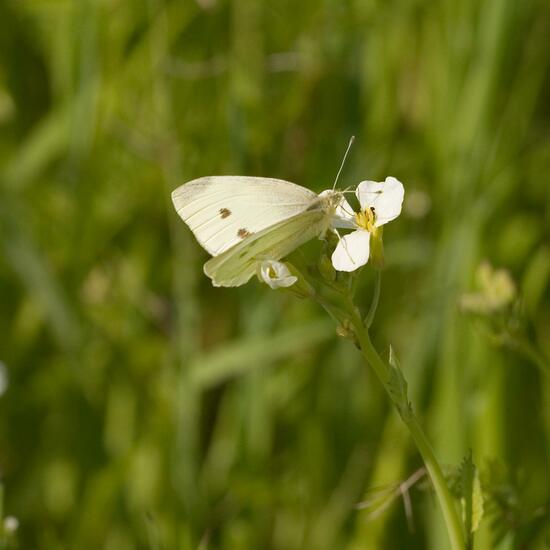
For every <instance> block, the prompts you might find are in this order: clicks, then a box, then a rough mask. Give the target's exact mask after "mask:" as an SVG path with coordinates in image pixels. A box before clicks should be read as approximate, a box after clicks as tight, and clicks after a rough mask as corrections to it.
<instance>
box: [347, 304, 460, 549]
mask: <svg viewBox="0 0 550 550" xmlns="http://www.w3.org/2000/svg"><path fill="white" fill-rule="evenodd" d="M350 320H351V322H352V324H353V326H354V328H355V333H356V335H357V339H358V341H359V346H360V347H361V352H362V353H363V356H364V358H365V359H366V361H367V363H368V364H369V365H370V366H371V367H372V368H373V369H374V371H375V372H376V375H377V376H378V378H379V379H380V382H382V385H383V386H384V389H385V390H386V392H387V394H388V396H389V397H390V399H391V401H392V403H393V404H394V405H396V408H397V409H398V411H399V406H398V403H397V402H396V400H395V398H394V395H393V393H392V392H391V390H390V386H389V380H390V370H389V367H388V365H387V364H386V363H385V362H384V361H383V360H382V358H381V357H380V355H379V354H378V352H377V351H376V349H375V348H374V346H373V345H372V342H371V340H370V337H369V334H368V331H367V330H366V328H365V326H364V325H363V323H362V321H361V318H360V317H359V315H358V314H357V313H356V312H353V314H352V315H351V318H350ZM400 416H401V418H402V419H403V422H404V423H405V425H406V426H407V428H408V429H409V432H410V434H411V436H412V438H413V440H414V442H415V444H416V447H417V449H418V451H419V452H420V454H421V456H422V459H423V460H424V464H425V466H426V469H427V471H428V473H429V475H430V478H431V480H432V483H433V486H434V489H435V493H436V495H437V498H438V500H439V505H440V506H441V510H442V512H443V517H444V519H445V524H446V527H447V533H448V535H449V540H450V542H451V548H452V549H453V550H464V549H465V548H466V546H465V543H464V533H463V530H462V523H461V521H460V518H459V516H458V513H457V510H456V508H455V504H454V502H453V498H452V496H451V494H450V492H449V489H448V487H447V483H446V481H445V476H444V475H443V471H442V470H441V466H440V465H439V463H438V461H437V458H436V457H435V454H434V452H433V450H432V448H431V445H430V443H429V441H428V438H427V437H426V434H425V433H424V431H423V430H422V428H421V426H420V424H419V422H418V419H417V418H416V415H415V414H414V413H413V412H412V411H410V414H407V415H402V414H400Z"/></svg>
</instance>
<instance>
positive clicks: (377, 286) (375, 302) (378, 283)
mask: <svg viewBox="0 0 550 550" xmlns="http://www.w3.org/2000/svg"><path fill="white" fill-rule="evenodd" d="M381 285H382V270H380V269H377V270H376V279H375V280H374V293H373V295H372V302H371V304H370V309H369V312H368V313H367V316H366V317H365V326H366V327H367V329H369V328H370V327H371V325H372V322H373V321H374V315H375V313H376V309H377V308H378V301H379V300H380V287H381Z"/></svg>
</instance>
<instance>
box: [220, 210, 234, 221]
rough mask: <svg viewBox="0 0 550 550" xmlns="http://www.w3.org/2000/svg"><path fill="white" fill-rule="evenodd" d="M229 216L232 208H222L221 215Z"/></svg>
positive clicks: (223, 216) (222, 216)
mask: <svg viewBox="0 0 550 550" xmlns="http://www.w3.org/2000/svg"><path fill="white" fill-rule="evenodd" d="M228 216H231V210H229V208H220V217H221V218H222V219H224V218H227V217H228Z"/></svg>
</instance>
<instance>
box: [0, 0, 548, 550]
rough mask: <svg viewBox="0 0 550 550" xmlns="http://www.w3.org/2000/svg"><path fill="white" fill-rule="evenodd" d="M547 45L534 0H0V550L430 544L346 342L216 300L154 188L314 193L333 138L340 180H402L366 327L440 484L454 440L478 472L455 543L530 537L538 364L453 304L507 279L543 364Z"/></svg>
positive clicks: (370, 382)
mask: <svg viewBox="0 0 550 550" xmlns="http://www.w3.org/2000/svg"><path fill="white" fill-rule="evenodd" d="M549 36H550V9H549V5H548V2H546V1H544V0H525V1H521V2H518V1H514V0H485V1H483V2H478V1H476V0H445V1H441V2H422V1H419V0H418V1H415V0H393V1H386V2H383V1H376V0H355V1H349V2H344V1H341V0H324V1H313V0H303V1H301V2H296V1H291V0H286V1H283V0H275V1H269V2H261V1H258V0H232V1H229V0H200V1H199V0H196V1H194V0H178V1H165V2H164V1H162V0H140V1H138V0H134V1H122V0H102V1H95V2H94V1H92V0H80V1H74V2H71V1H70V0H3V1H2V3H0V361H1V362H2V364H3V365H2V368H1V370H0V373H1V375H2V379H3V381H4V386H6V384H7V387H5V388H4V392H3V394H2V395H1V396H0V476H1V478H0V479H1V483H2V486H3V513H4V515H14V516H16V517H17V518H18V520H19V523H20V525H19V529H18V530H17V532H16V535H15V537H7V538H6V537H5V538H4V542H3V543H2V544H4V545H5V546H7V547H9V548H11V547H18V548H21V549H25V550H26V549H34V548H38V549H48V550H49V549H64V548H69V549H88V548H90V549H92V548H93V549H97V548H105V549H108V550H130V549H134V548H135V549H142V548H151V549H172V548H177V549H180V548H181V549H196V548H201V549H202V550H204V549H210V548H212V549H214V548H221V549H235V550H237V549H239V550H240V549H269V548H273V549H284V550H287V549H289V550H292V549H330V550H333V549H336V550H338V549H340V548H342V549H343V548H346V549H347V548H351V549H354V550H355V549H363V548H367V549H381V548H389V549H393V548H395V549H397V548H419V549H420V548H431V549H436V550H440V549H445V548H446V547H447V546H446V545H447V541H446V535H445V532H444V530H443V524H442V520H441V517H440V514H439V512H438V508H437V502H436V500H435V498H434V496H433V494H432V493H431V492H430V489H429V486H428V484H427V483H426V481H425V480H423V481H421V482H419V483H418V484H416V485H415V486H414V487H413V488H411V490H410V493H409V497H410V504H411V509H412V514H411V513H409V514H408V516H409V517H408V521H407V514H406V513H405V507H404V501H403V499H402V498H401V496H400V493H399V483H400V482H402V481H404V480H406V479H407V478H409V476H411V475H413V474H414V473H415V472H416V471H417V470H418V468H420V467H421V462H420V458H419V456H418V454H417V452H416V451H415V449H414V448H413V447H412V445H411V441H410V438H409V436H408V433H407V432H406V431H405V429H404V428H403V427H402V426H401V424H400V422H399V419H398V417H397V415H396V414H395V412H394V411H393V410H391V409H390V408H389V404H388V401H387V399H386V396H385V395H384V394H383V390H382V389H381V386H380V384H379V382H378V381H377V380H376V378H375V377H374V376H373V374H372V373H371V372H370V371H369V370H368V368H367V367H366V366H365V365H364V364H363V362H362V360H361V358H360V356H359V354H358V352H357V351H356V350H355V348H354V346H353V345H352V344H351V343H350V342H349V341H346V340H342V339H339V338H337V336H336V334H335V327H334V325H333V323H332V321H331V320H330V319H329V318H328V317H327V316H326V314H325V313H324V312H323V311H322V310H321V309H320V308H319V307H318V306H316V305H315V304H313V303H310V302H308V301H303V300H299V299H296V298H294V297H293V296H291V295H290V294H287V293H284V292H280V291H277V292H274V291H272V290H270V289H269V288H268V287H267V286H266V285H261V284H260V283H258V282H257V281H253V282H251V283H249V284H248V285H246V286H244V287H242V288H239V289H215V288H213V287H212V286H211V285H210V281H209V280H208V279H206V278H205V277H204V276H203V274H202V264H203V263H204V261H205V260H206V259H207V255H206V253H205V252H204V251H203V250H202V249H201V248H200V247H199V246H198V244H197V243H196V241H195V240H194V238H193V236H192V234H191V232H190V231H189V230H188V228H187V227H186V226H185V225H184V223H183V222H182V221H181V220H180V219H179V218H177V216H176V215H175V212H174V211H173V207H172V204H171V201H170V192H171V190H173V189H174V188H175V187H177V186H178V185H180V184H182V183H183V182H185V181H187V180H190V179H192V178H195V177H199V176H205V175H215V174H218V175H219V174H245V175H257V176H270V177H278V178H284V179H288V180H290V181H294V182H296V183H299V184H301V185H305V186H308V187H310V188H311V189H314V190H316V191H320V190H322V189H325V188H327V187H330V186H331V185H332V181H333V179H334V176H335V173H336V171H337V169H338V166H339V164H340V161H341V158H342V154H343V152H344V150H345V147H346V145H347V142H348V139H349V137H350V135H352V134H354V135H356V138H357V139H356V142H355V145H354V147H353V149H352V151H351V153H350V156H349V160H348V164H347V165H346V167H345V168H344V171H343V173H342V178H341V185H342V186H348V185H352V186H354V185H356V184H357V183H358V182H359V181H361V180H364V179H373V180H382V179H383V178H385V177H386V176H387V175H393V176H396V177H398V178H399V179H400V180H401V181H403V183H404V185H405V188H406V202H405V207H404V212H403V214H402V216H401V217H400V218H398V220H396V221H395V222H393V223H392V224H390V225H388V226H387V228H386V231H385V233H384V237H385V249H386V270H385V271H384V275H383V282H382V296H381V302H380V306H379V310H378V313H377V317H376V319H375V322H374V326H373V329H372V337H373V340H374V342H375V344H376V345H377V347H378V348H379V349H380V350H381V352H382V353H383V355H384V356H386V354H387V350H388V348H389V345H390V344H391V345H392V346H393V348H394V349H395V351H396V353H397V355H398V356H399V358H400V362H401V365H402V368H403V371H404V373H405V376H406V377H407V379H408V381H409V387H410V397H411V399H412V400H413V402H414V405H415V409H416V411H417V412H418V414H419V417H420V419H421V423H422V424H423V426H424V427H425V428H426V429H427V431H428V433H429V435H430V439H431V441H432V442H433V444H434V448H435V450H436V453H437V455H438V457H439V459H440V460H441V462H442V463H443V464H444V465H446V466H449V472H452V468H451V467H452V466H457V465H458V464H459V463H460V462H461V460H462V459H463V457H464V456H465V455H466V454H467V453H468V451H469V449H471V450H472V452H473V458H474V461H475V462H476V464H477V465H478V466H479V467H480V469H481V471H482V472H486V474H484V475H487V476H488V479H489V478H490V479H489V481H488V482H487V484H486V487H487V488H488V489H487V490H488V491H489V492H491V491H492V493H491V495H492V496H491V495H488V497H487V501H486V505H485V518H484V520H483V523H482V526H481V528H480V530H479V531H478V537H477V541H476V548H497V547H498V548H547V547H548V546H545V544H548V542H547V541H548V536H549V535H548V524H549V519H548V518H549V514H550V511H549V506H550V490H549V487H550V444H549V434H550V379H549V376H548V374H547V372H548V371H546V374H545V373H544V372H543V371H544V359H541V358H539V359H540V360H538V361H537V360H535V361H533V360H531V359H530V357H529V355H531V356H532V355H533V354H532V353H531V354H530V353H526V352H523V353H522V350H521V349H519V350H518V349H513V348H514V347H516V348H517V346H513V345H503V344H506V342H503V341H502V339H498V338H495V335H494V334H492V331H491V327H494V325H495V323H500V322H501V320H495V319H494V318H490V319H484V320H483V319H477V320H476V319H473V318H472V317H471V316H467V315H465V314H464V313H463V312H461V309H460V307H459V302H460V297H461V295H462V294H463V293H464V292H466V291H469V290H471V289H472V288H474V285H475V271H476V268H477V266H478V265H479V263H480V261H482V260H483V259H488V260H490V261H491V263H492V264H493V265H495V266H497V267H504V268H506V269H508V270H509V272H510V273H511V275H512V277H513V278H514V280H515V282H516V284H517V287H518V289H519V293H520V296H521V299H520V301H519V305H518V307H519V309H520V310H521V313H520V314H518V315H517V317H518V318H519V319H520V320H519V321H517V322H518V323H520V324H521V327H522V331H523V332H522V334H525V335H526V339H527V340H528V341H529V342H530V346H531V348H530V349H538V353H540V354H542V355H546V356H547V357H548V355H550V288H549V282H550V245H549V240H548V237H549V234H550V180H549V173H550V139H549V138H550V129H549V118H550V109H549V102H548V98H549V97H550V78H549V71H548V68H549V63H550V55H549V53H548V52H549V49H548V44H549V42H548V37H549ZM316 247H317V248H316ZM318 247H319V245H318V244H317V243H312V245H310V248H311V249H312V254H315V253H316V252H315V251H316V250H318ZM373 275H374V274H373V271H372V269H371V268H367V269H365V270H364V271H363V272H362V274H361V282H360V288H359V302H360V303H361V304H362V305H363V306H365V307H368V303H369V301H370V296H371V293H372V285H373V278H374V277H373ZM515 316H516V314H514V319H515V318H516V317H515ZM511 322H512V321H511ZM514 322H516V321H514ZM524 351H525V350H524ZM537 363H538V366H539V367H541V368H537ZM487 472H488V473H487ZM493 493H494V494H493ZM495 495H496V496H495ZM489 497H491V498H489ZM361 502H362V503H365V506H366V508H364V509H357V504H358V503H361ZM405 502H406V501H405ZM409 523H412V525H409ZM8 539H9V540H8ZM545 541H546V542H545Z"/></svg>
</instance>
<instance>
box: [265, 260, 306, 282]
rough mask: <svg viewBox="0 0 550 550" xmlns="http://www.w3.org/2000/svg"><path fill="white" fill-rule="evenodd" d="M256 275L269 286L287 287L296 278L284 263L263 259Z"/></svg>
mask: <svg viewBox="0 0 550 550" xmlns="http://www.w3.org/2000/svg"><path fill="white" fill-rule="evenodd" d="M258 277H259V278H260V280H262V281H263V282H264V283H266V284H268V285H269V286H270V287H271V288H281V287H283V288H284V287H289V286H292V285H293V284H294V283H295V282H296V281H297V280H298V277H295V276H294V275H292V274H291V273H290V269H288V267H287V265H286V264H284V263H283V262H276V261H275V260H264V261H263V262H262V263H261V264H260V266H259V268H258Z"/></svg>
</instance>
